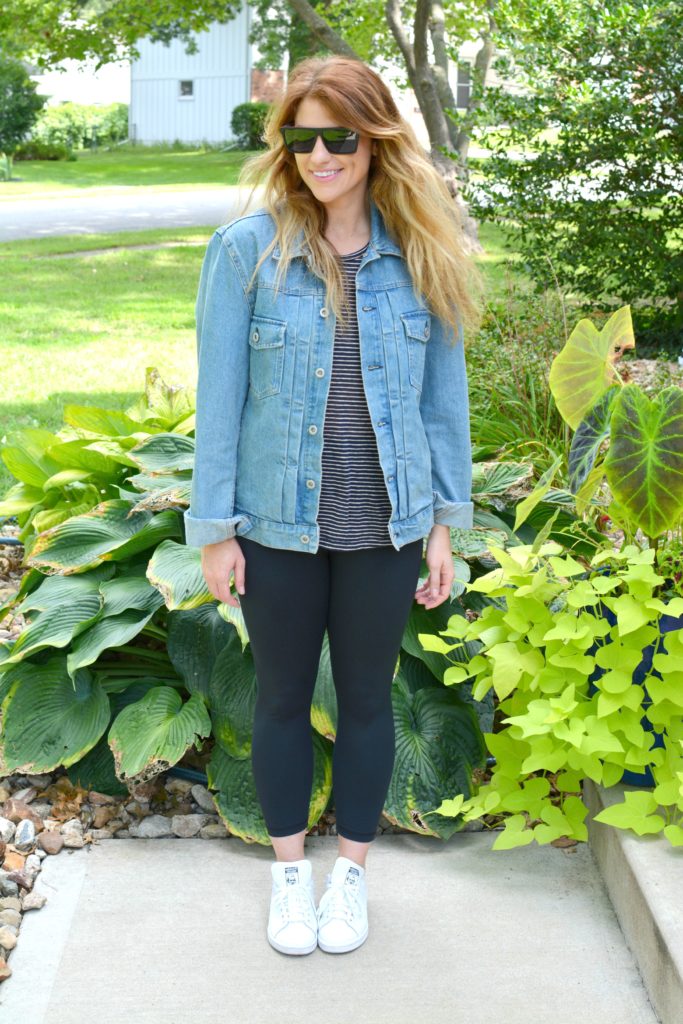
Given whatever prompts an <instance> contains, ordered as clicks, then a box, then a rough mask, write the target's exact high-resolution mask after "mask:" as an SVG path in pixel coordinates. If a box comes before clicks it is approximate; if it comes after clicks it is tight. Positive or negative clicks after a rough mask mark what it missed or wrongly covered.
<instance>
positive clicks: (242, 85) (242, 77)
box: [128, 3, 494, 147]
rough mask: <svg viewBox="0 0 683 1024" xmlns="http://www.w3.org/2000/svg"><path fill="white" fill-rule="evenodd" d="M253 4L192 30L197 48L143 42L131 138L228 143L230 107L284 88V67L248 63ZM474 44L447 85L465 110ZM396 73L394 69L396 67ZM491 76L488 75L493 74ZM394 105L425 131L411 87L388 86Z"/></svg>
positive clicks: (134, 79) (135, 71) (133, 73)
mask: <svg viewBox="0 0 683 1024" xmlns="http://www.w3.org/2000/svg"><path fill="white" fill-rule="evenodd" d="M253 16H254V12H253V9H252V8H251V7H250V6H249V5H248V4H247V3H245V4H243V6H242V8H241V10H240V12H239V14H238V15H237V16H236V17H235V18H234V19H233V20H232V21H228V22H226V23H225V24H219V23H218V22H214V23H213V24H212V25H211V26H210V27H209V28H208V29H207V30H206V31H204V32H198V33H196V34H195V39H196V42H197V46H198V52H197V53H196V54H194V55H192V56H188V55H187V54H186V53H185V44H184V43H183V42H181V41H179V40H174V41H173V42H172V43H171V44H170V45H168V46H167V45H166V44H164V43H160V42H154V43H153V42H150V41H149V40H148V39H142V40H140V41H139V42H138V44H137V45H138V49H139V50H140V57H139V59H138V60H135V61H133V62H131V67H130V108H129V118H128V124H129V138H130V139H131V140H133V141H137V142H142V143H153V142H173V141H175V140H176V139H177V140H179V141H181V142H189V143H196V142H202V141H206V142H210V143H214V144H215V143H222V142H225V143H227V142H229V141H230V140H231V139H232V138H233V133H232V129H231V126H230V121H231V117H232V112H233V110H234V108H235V107H236V106H237V105H238V104H240V103H246V102H248V101H264V102H270V101H272V100H275V99H276V98H277V97H278V95H280V93H281V92H282V90H283V88H284V86H285V83H286V75H287V72H286V71H285V70H277V71H265V72H264V71H259V70H258V69H257V68H254V67H252V63H253V60H254V57H256V59H258V53H257V51H256V50H255V47H254V46H253V45H252V44H251V43H249V41H248V38H249V33H250V31H251V23H252V18H253ZM476 49H477V46H476V44H473V43H471V42H469V43H465V44H464V45H463V47H462V50H461V60H460V63H459V64H458V65H455V64H451V87H452V89H453V94H454V96H455V97H456V106H457V107H458V108H459V109H460V108H464V107H466V106H467V102H468V99H469V95H470V85H471V83H470V67H471V64H472V63H473V61H474V58H475V55H476ZM397 71H398V69H397ZM493 77H494V76H492V79H493ZM393 93H394V98H395V100H396V104H397V106H398V108H399V110H400V111H401V113H402V115H403V117H405V118H406V120H407V121H409V122H410V123H411V124H412V126H413V128H414V129H415V132H416V134H417V136H418V138H419V139H420V141H421V142H422V143H423V145H425V146H426V147H428V146H429V136H428V134H427V130H426V128H425V125H424V120H423V118H422V114H421V113H420V109H419V106H418V104H417V101H416V99H415V94H414V93H413V90H412V89H407V90H405V92H400V91H399V90H398V89H397V88H394V89H393Z"/></svg>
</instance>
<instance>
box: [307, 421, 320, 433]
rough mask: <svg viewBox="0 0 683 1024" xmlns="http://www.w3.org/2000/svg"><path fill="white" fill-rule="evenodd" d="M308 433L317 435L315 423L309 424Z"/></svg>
mask: <svg viewBox="0 0 683 1024" xmlns="http://www.w3.org/2000/svg"><path fill="white" fill-rule="evenodd" d="M308 433H309V434H317V433H318V428H317V427H316V425H315V423H311V425H310V427H309V428H308Z"/></svg>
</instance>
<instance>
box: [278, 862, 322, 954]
mask: <svg viewBox="0 0 683 1024" xmlns="http://www.w3.org/2000/svg"><path fill="white" fill-rule="evenodd" d="M271 873H272V876H273V888H272V892H271V896H270V913H269V915H268V942H270V944H271V946H273V948H274V949H278V950H279V951H280V952H281V953H294V954H297V953H312V952H313V950H314V949H315V947H316V945H317V942H318V923H317V919H316V909H315V888H314V885H313V873H312V869H311V862H310V860H307V859H306V858H304V859H303V860H289V861H284V860H277V861H274V862H273V863H272V864H271Z"/></svg>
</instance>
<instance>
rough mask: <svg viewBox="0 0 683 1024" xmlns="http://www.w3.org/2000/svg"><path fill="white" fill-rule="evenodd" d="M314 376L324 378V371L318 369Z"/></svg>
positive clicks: (320, 367) (320, 368)
mask: <svg viewBox="0 0 683 1024" xmlns="http://www.w3.org/2000/svg"><path fill="white" fill-rule="evenodd" d="M315 375H316V377H324V376H325V371H324V370H323V368H322V366H319V367H318V369H317V370H316V371H315Z"/></svg>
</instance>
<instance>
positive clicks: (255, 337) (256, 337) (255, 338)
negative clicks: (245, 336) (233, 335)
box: [252, 331, 258, 341]
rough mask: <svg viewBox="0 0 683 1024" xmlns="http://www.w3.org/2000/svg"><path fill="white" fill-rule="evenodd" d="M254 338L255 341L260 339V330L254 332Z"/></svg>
mask: <svg viewBox="0 0 683 1024" xmlns="http://www.w3.org/2000/svg"><path fill="white" fill-rule="evenodd" d="M252 339H253V340H254V341H258V331H254V333H253V334H252Z"/></svg>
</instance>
